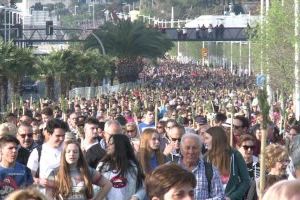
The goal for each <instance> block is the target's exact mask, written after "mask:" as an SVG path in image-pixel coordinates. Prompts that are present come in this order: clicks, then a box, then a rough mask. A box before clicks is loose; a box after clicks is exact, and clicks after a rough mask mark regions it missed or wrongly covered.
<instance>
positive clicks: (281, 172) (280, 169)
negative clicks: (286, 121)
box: [265, 144, 289, 179]
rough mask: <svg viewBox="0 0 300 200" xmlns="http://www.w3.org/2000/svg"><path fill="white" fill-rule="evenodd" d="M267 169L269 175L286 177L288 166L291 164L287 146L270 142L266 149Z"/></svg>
mask: <svg viewBox="0 0 300 200" xmlns="http://www.w3.org/2000/svg"><path fill="white" fill-rule="evenodd" d="M265 162H266V169H267V171H268V174H269V175H276V176H280V177H282V178H283V179H285V178H287V177H286V168H287V165H288V164H289V157H288V153H287V150H286V148H285V147H284V146H283V145H280V144H270V145H268V146H267V147H266V151H265Z"/></svg>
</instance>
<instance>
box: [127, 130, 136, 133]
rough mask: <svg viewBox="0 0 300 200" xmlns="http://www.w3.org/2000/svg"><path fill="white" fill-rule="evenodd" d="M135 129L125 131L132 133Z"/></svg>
mask: <svg viewBox="0 0 300 200" xmlns="http://www.w3.org/2000/svg"><path fill="white" fill-rule="evenodd" d="M133 132H135V130H127V133H133Z"/></svg>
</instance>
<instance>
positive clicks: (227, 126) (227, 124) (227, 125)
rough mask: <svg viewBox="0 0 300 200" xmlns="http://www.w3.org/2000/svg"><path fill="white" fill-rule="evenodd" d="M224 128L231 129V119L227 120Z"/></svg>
mask: <svg viewBox="0 0 300 200" xmlns="http://www.w3.org/2000/svg"><path fill="white" fill-rule="evenodd" d="M222 126H223V127H226V128H230V127H231V118H227V119H226V121H225V122H224V123H223V124H222Z"/></svg>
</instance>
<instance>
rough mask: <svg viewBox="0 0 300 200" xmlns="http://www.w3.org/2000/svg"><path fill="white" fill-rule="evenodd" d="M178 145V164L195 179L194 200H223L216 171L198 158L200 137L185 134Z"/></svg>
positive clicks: (222, 192)
mask: <svg viewBox="0 0 300 200" xmlns="http://www.w3.org/2000/svg"><path fill="white" fill-rule="evenodd" d="M180 145H181V146H180V150H181V155H182V157H181V158H180V160H179V162H178V164H179V165H181V166H182V167H184V168H185V169H187V170H189V171H191V172H192V173H193V174H194V175H195V177H196V180H197V185H196V188H195V190H194V193H195V196H194V197H195V199H197V200H204V199H209V198H212V199H225V194H224V190H223V186H222V183H221V179H220V175H219V172H218V170H217V169H216V168H215V167H213V166H212V165H210V164H208V163H206V162H204V160H203V159H202V158H201V157H200V156H201V146H202V143H201V140H200V137H199V136H198V135H196V134H191V133H186V134H184V135H183V136H182V138H181V143H180ZM208 172H210V173H208ZM208 174H210V175H209V177H208V176H207V175H208Z"/></svg>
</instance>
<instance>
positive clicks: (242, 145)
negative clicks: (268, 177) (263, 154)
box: [238, 134, 260, 180]
mask: <svg viewBox="0 0 300 200" xmlns="http://www.w3.org/2000/svg"><path fill="white" fill-rule="evenodd" d="M254 148H255V139H254V137H253V136H252V135H249V134H245V135H242V136H241V137H240V140H239V142H238V150H239V152H240V153H241V154H242V156H243V158H244V160H245V162H246V165H247V169H248V172H249V176H250V178H251V179H252V180H255V179H257V178H259V172H260V170H259V169H260V168H259V160H258V157H256V156H254V155H253V150H254Z"/></svg>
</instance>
